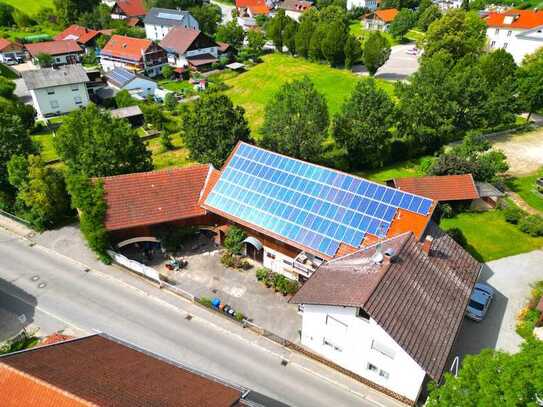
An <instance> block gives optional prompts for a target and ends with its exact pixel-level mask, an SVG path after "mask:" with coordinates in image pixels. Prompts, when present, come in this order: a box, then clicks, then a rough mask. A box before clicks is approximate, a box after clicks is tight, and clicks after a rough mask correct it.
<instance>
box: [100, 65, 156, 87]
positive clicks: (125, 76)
mask: <svg viewBox="0 0 543 407" xmlns="http://www.w3.org/2000/svg"><path fill="white" fill-rule="evenodd" d="M104 76H105V77H106V79H107V81H108V82H110V83H111V84H112V85H113V86H116V87H118V88H123V87H124V86H126V85H127V84H129V83H130V82H132V81H133V80H134V79H136V78H141V79H145V80H147V81H151V79H149V78H147V77H145V76H139V75H137V74H135V73H134V72H131V71H129V70H128V69H125V68H122V67H120V66H116V67H115V68H113V69H112V70H111V71H107V72H106V73H105V74H104Z"/></svg>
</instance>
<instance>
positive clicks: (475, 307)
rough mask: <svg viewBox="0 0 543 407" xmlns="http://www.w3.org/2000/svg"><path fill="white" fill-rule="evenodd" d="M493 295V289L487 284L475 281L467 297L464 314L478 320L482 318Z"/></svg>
mask: <svg viewBox="0 0 543 407" xmlns="http://www.w3.org/2000/svg"><path fill="white" fill-rule="evenodd" d="M493 297H494V289H493V288H492V287H490V286H489V285H488V284H484V283H476V284H475V287H474V288H473V292H472V293H471V297H470V299H469V303H468V308H467V309H466V316H467V317H468V318H470V319H473V320H474V321H477V322H480V321H482V320H483V319H484V317H485V315H486V312H487V311H488V307H489V306H490V303H491V302H492V298H493Z"/></svg>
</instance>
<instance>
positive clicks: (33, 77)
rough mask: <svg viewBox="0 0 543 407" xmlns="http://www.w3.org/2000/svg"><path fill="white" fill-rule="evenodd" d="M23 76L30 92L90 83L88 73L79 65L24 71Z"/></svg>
mask: <svg viewBox="0 0 543 407" xmlns="http://www.w3.org/2000/svg"><path fill="white" fill-rule="evenodd" d="M21 75H22V77H23V80H24V82H25V85H26V87H27V88H28V90H34V89H41V88H50V87H53V86H63V85H71V84H75V83H85V82H88V81H89V77H88V76H87V72H86V71H85V69H84V68H83V66H81V65H79V64H74V65H63V66H60V67H58V68H42V69H35V70H31V71H24V72H22V73H21Z"/></svg>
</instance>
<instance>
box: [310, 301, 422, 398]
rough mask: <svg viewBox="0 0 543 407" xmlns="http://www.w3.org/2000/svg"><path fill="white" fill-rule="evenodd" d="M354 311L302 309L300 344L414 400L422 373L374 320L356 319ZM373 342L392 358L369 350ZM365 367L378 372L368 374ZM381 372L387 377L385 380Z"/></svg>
mask: <svg viewBox="0 0 543 407" xmlns="http://www.w3.org/2000/svg"><path fill="white" fill-rule="evenodd" d="M356 310H357V309H356V308H353V307H338V306H323V305H307V304H306V305H304V312H303V321H302V344H303V345H305V346H307V347H308V348H310V349H312V350H314V351H315V352H317V353H319V354H321V355H323V356H324V357H326V358H327V359H329V360H331V361H332V362H334V363H337V364H338V365H340V366H343V367H344V368H346V369H348V370H350V371H352V372H354V373H356V374H358V375H360V376H363V377H365V378H367V379H368V380H371V381H372V382H374V383H377V384H379V385H381V386H383V387H386V388H388V389H390V390H392V391H394V392H396V393H399V394H401V395H403V396H405V397H407V398H409V399H411V400H416V399H417V397H418V395H419V391H420V389H421V386H422V383H423V381H424V378H425V376H426V373H425V371H424V370H423V369H422V368H421V367H420V366H419V365H418V364H417V363H416V362H415V361H414V360H413V359H412V358H411V357H410V356H409V355H408V354H407V353H406V352H405V351H404V350H403V349H402V348H401V347H400V346H399V345H398V344H397V343H396V342H395V341H394V340H393V339H392V338H391V337H390V335H388V334H387V333H386V332H385V331H384V330H383V329H382V328H381V327H380V326H379V325H377V323H376V322H375V321H374V320H372V319H370V320H369V321H366V320H364V319H362V318H359V317H357V316H356ZM327 322H328V323H327ZM325 341H326V342H328V343H329V344H331V345H328V344H326V343H325ZM374 341H375V343H376V344H380V345H381V347H385V348H387V349H388V350H390V352H389V353H391V354H392V355H393V358H390V357H389V356H385V355H384V354H383V353H381V352H379V351H377V350H375V349H372V344H373V343H374ZM376 346H377V345H376ZM334 347H335V348H334ZM368 363H371V364H372V365H374V366H376V367H377V369H378V371H377V372H374V371H371V370H368ZM380 371H383V372H386V373H388V378H385V377H383V376H381V375H380Z"/></svg>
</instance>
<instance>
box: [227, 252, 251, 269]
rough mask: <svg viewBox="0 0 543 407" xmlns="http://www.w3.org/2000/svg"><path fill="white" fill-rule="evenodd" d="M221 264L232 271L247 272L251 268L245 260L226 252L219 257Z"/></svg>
mask: <svg viewBox="0 0 543 407" xmlns="http://www.w3.org/2000/svg"><path fill="white" fill-rule="evenodd" d="M221 263H222V265H223V266H225V267H230V268H233V269H239V270H249V269H250V268H251V263H249V262H248V261H247V260H246V259H244V258H243V257H241V256H239V255H237V254H232V253H230V252H228V251H227V252H224V254H223V255H222V256H221Z"/></svg>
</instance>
